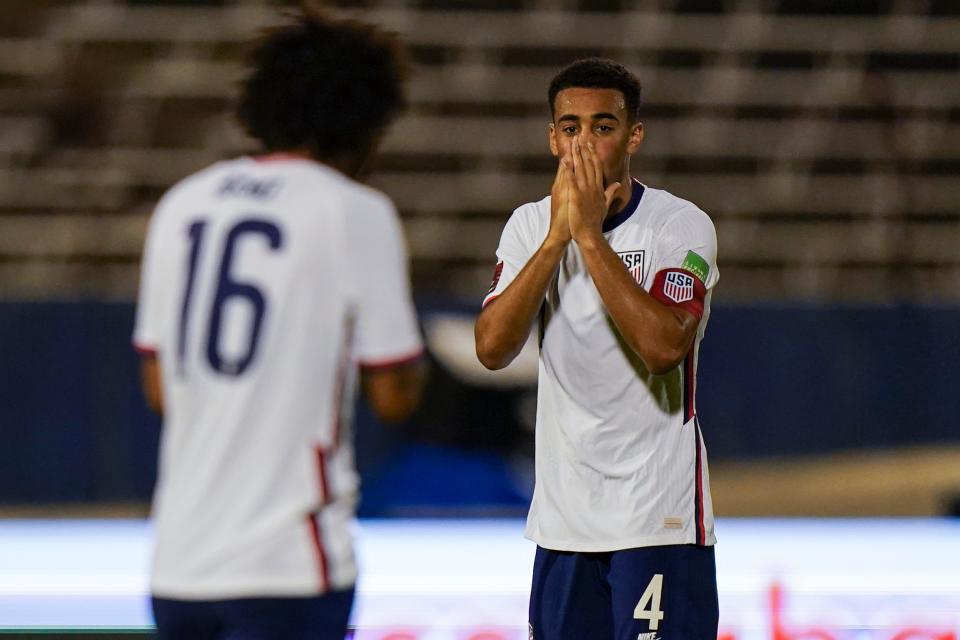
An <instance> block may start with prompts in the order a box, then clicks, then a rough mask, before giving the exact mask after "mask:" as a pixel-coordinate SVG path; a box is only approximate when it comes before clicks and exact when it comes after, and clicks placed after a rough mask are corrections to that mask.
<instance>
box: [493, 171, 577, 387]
mask: <svg viewBox="0 0 960 640" xmlns="http://www.w3.org/2000/svg"><path fill="white" fill-rule="evenodd" d="M569 180H570V169H569V167H567V166H566V164H564V163H563V162H560V164H559V167H558V169H557V177H556V179H555V180H554V183H553V189H552V192H551V199H550V230H549V231H548V232H547V237H546V238H545V239H544V241H543V243H542V244H541V245H540V248H539V249H537V251H536V252H535V253H534V254H533V255H532V256H531V257H530V259H529V260H528V261H527V263H526V264H525V265H524V267H523V269H521V270H520V273H518V274H517V277H516V278H515V279H514V280H513V282H511V283H510V284H509V285H507V288H506V289H504V290H503V292H502V293H501V294H500V295H498V296H497V297H496V298H493V299H491V300H489V301H488V302H487V304H486V305H484V307H483V309H482V310H481V311H480V315H479V316H478V317H477V322H476V325H475V326H474V339H475V341H476V349H477V358H479V360H480V362H481V363H482V364H483V366H485V367H486V368H487V369H491V370H496V369H502V368H504V367H506V366H507V365H508V364H510V363H511V362H513V359H514V358H516V357H517V354H519V353H520V350H521V349H522V348H523V345H524V343H525V342H526V341H527V337H528V336H529V335H530V327H531V326H532V325H533V320H534V318H535V317H536V315H537V313H538V312H539V311H540V306H541V305H542V304H543V299H544V296H545V295H546V293H547V287H548V286H549V285H550V282H551V281H552V280H553V276H554V274H555V273H556V271H557V267H558V265H559V264H560V260H561V259H562V258H563V254H564V252H565V251H566V249H567V245H568V244H569V243H570V224H569V222H568V221H567V200H568V184H569Z"/></svg>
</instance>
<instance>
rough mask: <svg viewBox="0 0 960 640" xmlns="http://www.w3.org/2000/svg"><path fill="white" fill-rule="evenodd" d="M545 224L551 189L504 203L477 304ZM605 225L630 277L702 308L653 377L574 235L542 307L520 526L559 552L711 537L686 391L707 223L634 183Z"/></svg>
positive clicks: (711, 249) (505, 281) (538, 239)
mask: <svg viewBox="0 0 960 640" xmlns="http://www.w3.org/2000/svg"><path fill="white" fill-rule="evenodd" d="M549 227H550V198H549V197H547V198H544V199H543V200H541V201H539V202H535V203H529V204H525V205H523V206H522V207H520V208H518V209H517V210H516V211H515V212H514V213H513V216H512V217H511V218H510V220H509V221H508V222H507V225H506V227H505V229H504V231H503V236H502V238H501V240H500V247H499V249H498V250H497V258H498V263H497V269H496V272H495V275H494V283H493V285H492V286H491V288H490V291H489V293H488V294H487V297H486V299H485V300H484V305H486V304H488V303H489V302H490V301H491V300H493V299H494V298H495V297H496V296H497V295H499V294H500V293H502V292H503V290H504V289H506V288H507V287H508V286H509V285H510V283H511V282H512V281H513V279H514V278H515V277H516V276H517V274H518V273H519V272H520V270H521V269H522V268H523V266H524V265H525V264H526V262H527V261H528V260H529V259H530V257H531V256H532V255H533V253H534V252H535V251H536V250H537V249H538V248H539V247H540V245H541V244H542V243H543V241H544V239H545V238H546V236H547V231H548V230H549ZM603 229H604V237H605V238H606V239H607V241H608V242H609V243H610V246H611V247H612V248H613V250H614V251H616V252H617V253H618V254H619V255H620V257H621V258H622V260H623V261H624V264H625V266H626V268H627V269H628V270H629V271H630V273H631V274H632V275H633V276H634V278H636V280H637V282H638V283H639V284H640V285H641V286H642V287H643V288H644V289H645V290H646V291H648V292H650V293H651V294H652V295H653V296H654V297H656V298H657V299H658V300H660V301H661V302H663V303H664V304H668V305H677V306H680V307H683V308H685V309H687V310H688V311H690V312H691V313H693V314H694V315H696V316H697V317H700V318H701V321H700V325H699V329H698V331H697V335H696V338H695V340H694V343H693V347H692V348H691V350H690V354H689V355H688V356H687V358H686V359H685V360H684V362H683V363H682V364H681V365H679V366H678V367H677V368H676V369H674V370H673V371H671V372H669V373H667V374H665V375H661V376H656V375H653V374H651V373H650V372H649V371H647V369H646V368H645V367H644V365H643V363H642V362H641V360H640V358H639V357H638V356H637V355H636V354H634V353H633V352H632V351H631V349H630V348H629V347H628V346H627V345H626V343H625V342H624V341H623V339H622V337H621V336H620V335H619V334H618V332H617V329H616V327H615V326H614V324H613V322H612V320H611V319H610V318H609V316H608V314H607V311H606V308H605V307H604V304H603V301H602V300H601V298H600V294H599V292H598V291H597V288H596V286H595V285H594V283H593V280H592V279H591V277H590V274H589V273H588V272H587V269H586V265H585V264H584V261H583V257H582V255H581V254H580V251H579V249H578V248H577V246H576V243H573V242H571V243H570V245H569V246H568V248H567V251H566V254H565V255H564V257H563V260H562V262H561V264H560V268H559V269H558V273H557V275H556V276H555V278H554V280H553V282H552V284H551V285H550V286H549V287H548V289H547V295H546V299H545V300H544V305H543V307H542V309H541V315H540V327H539V333H540V372H539V388H538V396H537V426H536V486H535V489H534V493H533V501H532V503H531V505H530V513H529V515H528V517H527V529H526V535H527V537H529V538H530V539H531V540H533V541H535V542H536V543H537V544H539V545H540V546H542V547H544V548H547V549H555V550H562V551H614V550H618V549H628V548H634V547H644V546H654V545H666V544H686V543H695V544H700V545H712V544H714V542H715V541H716V539H715V537H714V533H713V511H712V503H711V499H710V488H709V479H708V474H707V457H706V449H705V447H704V445H703V442H702V437H701V433H700V428H699V424H698V421H697V419H696V403H695V401H694V389H695V381H696V370H697V350H698V348H699V346H700V341H701V340H702V339H703V335H704V330H705V329H706V325H707V319H708V317H709V315H710V295H711V290H712V289H713V287H714V285H715V284H716V283H717V279H718V277H719V276H718V273H717V267H716V253H717V240H716V232H715V231H714V227H713V223H712V222H711V221H710V218H709V217H707V215H706V214H705V213H703V212H702V211H701V210H700V209H698V208H697V207H696V206H694V205H693V204H691V203H690V202H687V201H686V200H681V199H680V198H677V197H676V196H673V195H671V194H670V193H667V192H666V191H662V190H659V189H651V188H649V187H644V186H643V185H641V184H640V183H639V182H636V181H634V186H633V197H632V199H631V202H630V203H628V205H627V206H626V207H625V208H624V209H623V210H622V211H621V212H620V213H618V214H616V215H614V216H611V217H609V218H607V219H606V220H605V221H604V226H603Z"/></svg>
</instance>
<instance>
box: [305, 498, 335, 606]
mask: <svg viewBox="0 0 960 640" xmlns="http://www.w3.org/2000/svg"><path fill="white" fill-rule="evenodd" d="M318 517H319V516H318V514H316V513H311V514H310V515H308V516H307V524H308V525H309V526H310V537H311V538H312V539H313V547H314V550H315V551H316V552H317V571H318V572H319V574H320V591H321V592H327V591H329V590H330V566H329V564H328V562H327V552H326V550H325V549H324V547H323V535H322V533H321V532H320V523H319V522H317V518H318Z"/></svg>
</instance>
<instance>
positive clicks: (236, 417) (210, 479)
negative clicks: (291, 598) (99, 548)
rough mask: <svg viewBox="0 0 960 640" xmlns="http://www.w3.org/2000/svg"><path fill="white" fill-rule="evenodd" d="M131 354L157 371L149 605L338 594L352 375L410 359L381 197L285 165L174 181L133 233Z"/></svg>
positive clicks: (295, 163) (272, 161)
mask: <svg viewBox="0 0 960 640" xmlns="http://www.w3.org/2000/svg"><path fill="white" fill-rule="evenodd" d="M134 343H135V345H136V346H137V348H138V349H140V350H143V351H147V352H155V353H156V354H157V356H158V358H159V362H160V365H161V370H162V372H163V392H164V409H165V415H164V421H163V433H162V441H161V453H160V470H159V478H158V482H157V488H156V493H155V496H154V505H153V516H154V520H155V538H156V541H155V545H156V546H155V555H154V564H153V575H152V580H151V587H152V590H153V593H154V594H155V595H158V596H161V597H168V598H177V599H219V598H234V597H247V596H285V595H315V594H318V593H324V592H326V591H328V590H331V589H343V588H348V587H350V586H351V585H353V584H354V581H355V579H356V566H355V563H354V557H353V551H352V544H351V535H350V529H351V527H352V524H353V518H354V510H355V509H354V508H355V504H356V500H357V490H358V477H357V474H356V472H355V468H354V458H353V444H352V433H351V427H350V417H351V416H350V415H349V413H350V410H351V407H352V402H353V397H354V388H355V385H354V383H355V379H356V377H357V376H356V371H357V364H358V363H359V365H360V366H372V367H376V366H390V365H395V364H399V363H402V362H405V361H408V360H410V359H413V358H416V357H417V356H419V355H420V353H421V350H422V346H421V340H420V334H419V330H418V327H417V323H416V317H415V312H414V309H413V306H412V302H411V296H410V288H409V283H408V276H407V267H406V254H405V249H404V246H403V241H402V234H401V227H400V222H399V219H398V216H397V214H396V211H395V209H394V207H393V205H392V204H391V202H390V201H389V199H388V198H387V197H386V196H384V195H383V194H381V193H378V192H376V191H373V190H372V189H369V188H367V187H364V186H362V185H360V184H358V183H356V182H354V181H352V180H350V179H348V178H347V177H345V176H344V175H342V174H340V173H338V172H336V171H334V170H333V169H330V168H328V167H325V166H324V165H321V164H319V163H315V162H310V161H308V160H304V159H298V158H296V157H295V156H283V155H274V156H267V157H265V158H261V159H253V158H240V159H237V160H232V161H227V162H221V163H218V164H215V165H213V166H212V167H210V168H208V169H206V170H204V171H201V172H199V173H197V174H195V175H193V176H191V177H189V178H187V179H186V180H184V181H183V182H181V183H180V184H178V185H176V186H175V187H174V188H173V189H171V190H170V191H169V192H168V193H167V194H166V195H165V196H164V197H163V199H162V201H161V202H160V204H159V205H158V207H157V210H156V212H155V213H154V215H153V218H152V219H151V222H150V227H149V231H148V235H147V242H146V248H145V250H144V258H143V270H142V275H141V285H140V298H139V305H138V308H137V319H136V328H135V330H134Z"/></svg>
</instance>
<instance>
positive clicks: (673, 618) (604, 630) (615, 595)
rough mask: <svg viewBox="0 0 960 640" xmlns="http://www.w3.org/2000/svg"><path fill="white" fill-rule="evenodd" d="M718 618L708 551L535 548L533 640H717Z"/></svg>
mask: <svg viewBox="0 0 960 640" xmlns="http://www.w3.org/2000/svg"><path fill="white" fill-rule="evenodd" d="M719 612H720V607H719V604H718V602H717V567H716V562H715V560H714V554H713V547H701V546H696V545H671V546H662V547H643V548H639V549H624V550H622V551H610V552H605V553H578V552H572V551H550V550H548V549H543V548H541V547H537V556H536V559H535V560H534V563H533V587H532V589H531V591H530V627H531V634H532V635H531V636H530V637H531V638H532V639H535V640H567V639H569V640H584V638H590V640H716V638H717V623H718V619H719V617H720V613H719Z"/></svg>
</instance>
